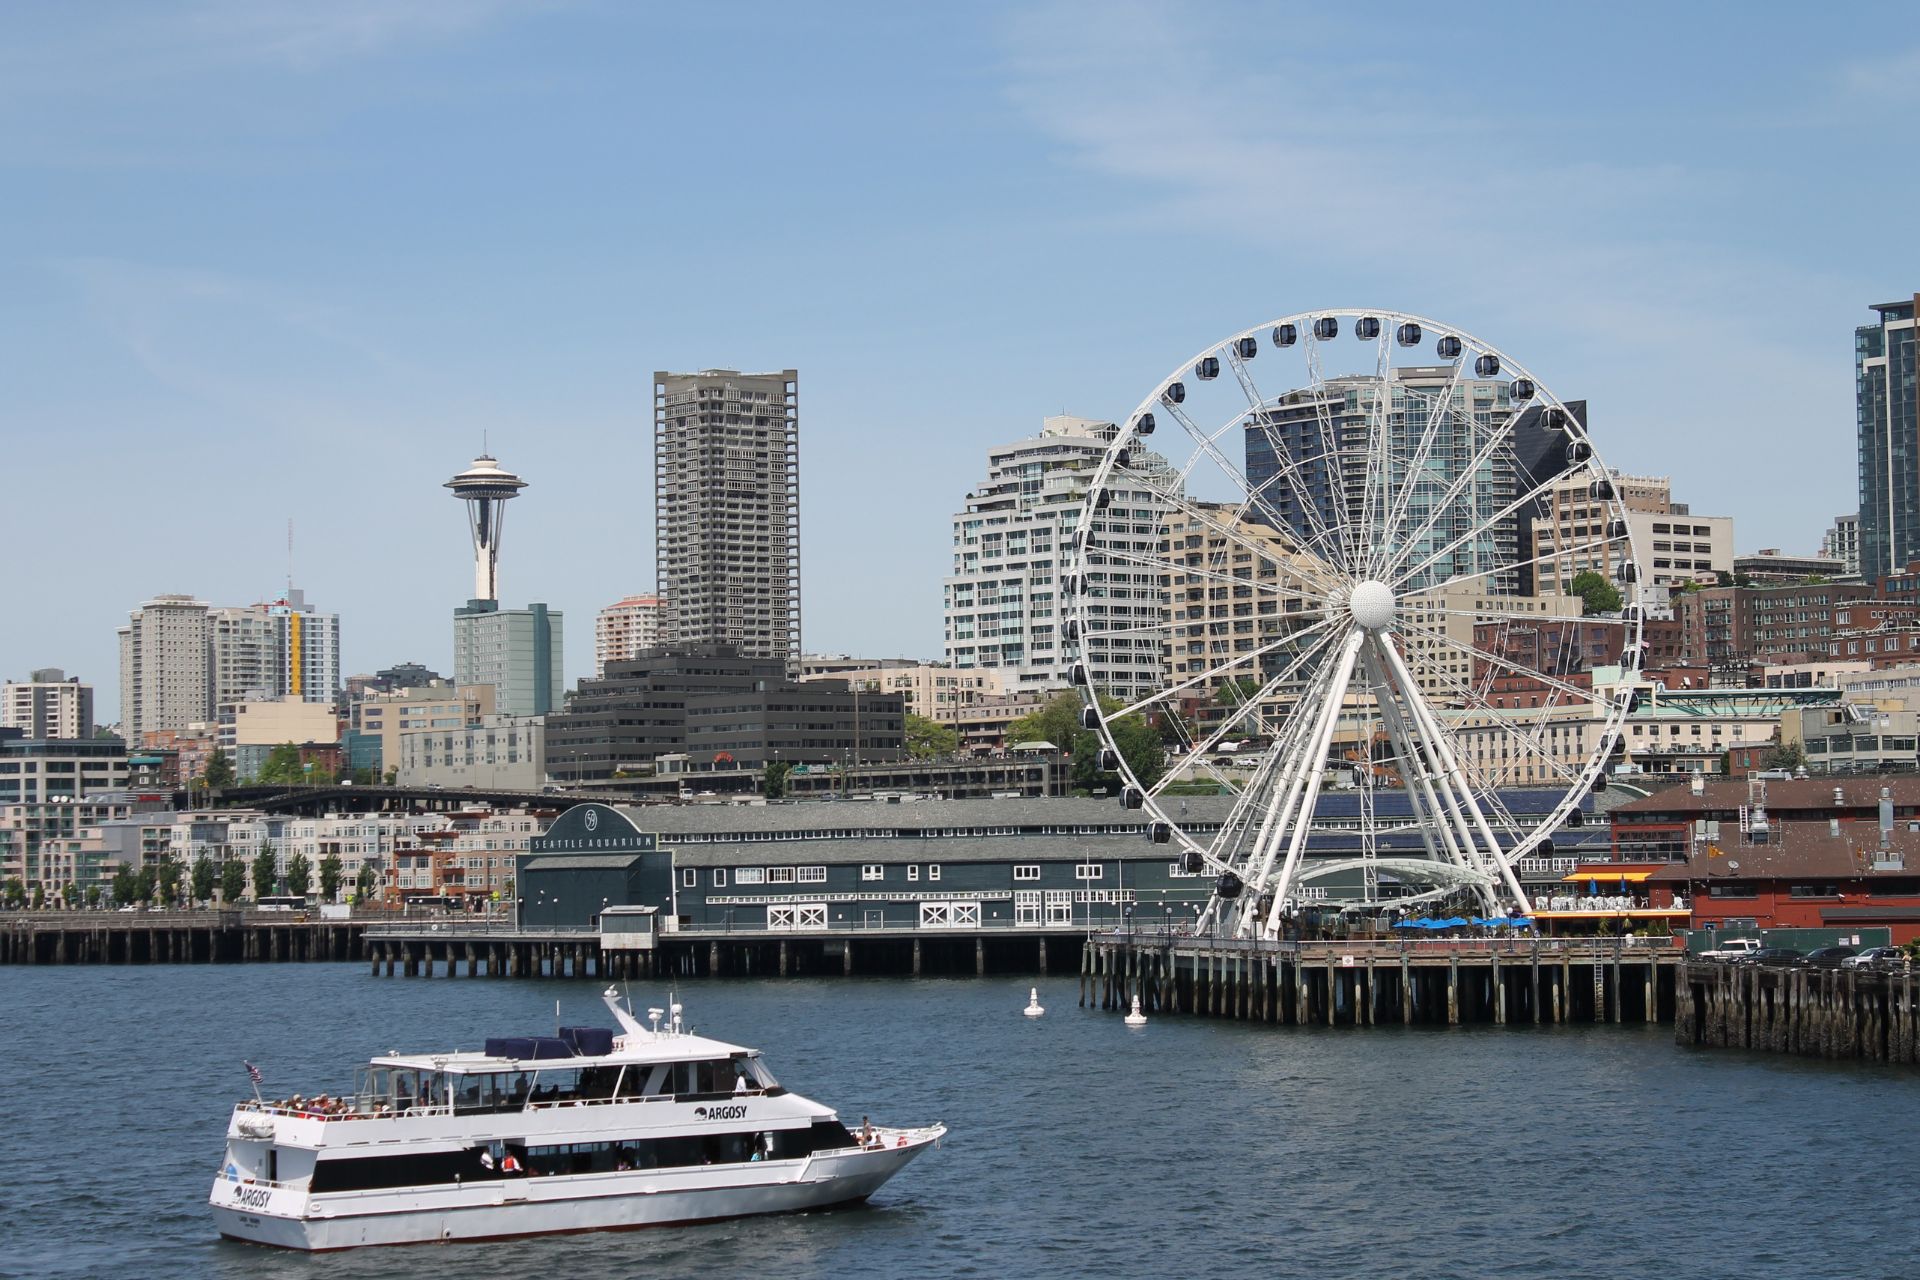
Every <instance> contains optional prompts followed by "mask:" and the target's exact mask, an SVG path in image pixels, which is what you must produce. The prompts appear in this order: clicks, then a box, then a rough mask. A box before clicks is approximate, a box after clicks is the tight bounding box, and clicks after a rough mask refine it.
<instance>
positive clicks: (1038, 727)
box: [1007, 693, 1167, 791]
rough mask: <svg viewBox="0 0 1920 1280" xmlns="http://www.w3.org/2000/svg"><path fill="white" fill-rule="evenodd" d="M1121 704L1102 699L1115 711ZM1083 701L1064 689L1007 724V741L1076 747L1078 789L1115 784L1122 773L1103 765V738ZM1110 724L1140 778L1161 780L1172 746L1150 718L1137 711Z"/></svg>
mask: <svg viewBox="0 0 1920 1280" xmlns="http://www.w3.org/2000/svg"><path fill="white" fill-rule="evenodd" d="M1120 705H1121V704H1120V703H1119V702H1118V701H1116V700H1115V699H1113V698H1106V697H1103V698H1101V699H1100V709H1101V711H1102V712H1103V713H1105V714H1106V715H1109V716H1111V715H1112V714H1113V713H1114V712H1116V711H1118V710H1119V709H1120ZM1080 707H1081V703H1080V698H1079V696H1078V695H1077V694H1072V693H1063V694H1060V695H1059V696H1057V697H1055V698H1054V699H1053V700H1052V701H1051V702H1049V703H1047V705H1046V706H1044V707H1041V708H1040V709H1039V710H1038V711H1030V712H1028V713H1027V714H1026V715H1024V716H1022V717H1021V718H1020V719H1018V720H1016V721H1014V722H1013V724H1012V725H1011V726H1009V727H1008V729H1007V741H1008V742H1009V743H1018V742H1051V743H1052V744H1053V745H1054V746H1056V747H1060V748H1063V749H1065V750H1066V751H1068V752H1070V753H1071V755H1072V785H1073V788H1074V789H1075V790H1077V791H1092V790H1095V789H1096V788H1100V787H1108V788H1111V787H1112V786H1113V785H1114V784H1115V783H1116V782H1117V781H1118V778H1119V775H1117V774H1114V773H1102V772H1101V771H1100V739H1099V736H1098V735H1097V734H1095V733H1094V732H1093V731H1092V730H1090V729H1082V728H1081V727H1080ZM1108 729H1109V730H1110V731H1111V732H1112V734H1113V740H1114V745H1115V746H1116V747H1118V748H1119V751H1120V755H1121V758H1122V759H1124V760H1125V761H1126V762H1127V766H1128V767H1129V768H1130V769H1132V770H1133V773H1134V776H1135V777H1137V778H1138V779H1140V783H1141V785H1142V786H1152V785H1153V784H1154V783H1155V782H1158V781H1159V780H1160V775H1161V774H1163V773H1165V772H1166V768H1167V749H1166V747H1165V746H1164V745H1163V744H1162V743H1161V741H1160V734H1159V733H1158V732H1157V731H1156V730H1155V729H1154V727H1153V726H1152V724H1150V723H1149V722H1148V721H1147V718H1146V717H1145V716H1143V715H1141V714H1140V713H1139V712H1137V711H1136V712H1133V713H1131V714H1128V715H1124V716H1121V717H1120V718H1119V719H1117V720H1113V721H1110V722H1109V724H1108Z"/></svg>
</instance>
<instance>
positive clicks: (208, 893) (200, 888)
mask: <svg viewBox="0 0 1920 1280" xmlns="http://www.w3.org/2000/svg"><path fill="white" fill-rule="evenodd" d="M217 878H218V876H217V873H216V872H215V871H214V869H213V859H212V858H209V857H208V856H207V855H206V854H204V853H203V854H201V855H200V856H199V857H198V858H195V859H194V862H193V877H192V886H193V900H194V901H195V902H210V901H212V900H213V883H214V881H215V879H217Z"/></svg>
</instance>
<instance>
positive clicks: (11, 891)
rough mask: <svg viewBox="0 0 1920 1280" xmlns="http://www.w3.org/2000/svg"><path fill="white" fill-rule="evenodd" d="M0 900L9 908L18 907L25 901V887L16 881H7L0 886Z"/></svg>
mask: <svg viewBox="0 0 1920 1280" xmlns="http://www.w3.org/2000/svg"><path fill="white" fill-rule="evenodd" d="M0 899H5V901H6V904H7V905H8V906H9V907H18V906H19V905H20V904H21V903H23V902H25V901H26V900H27V886H26V885H24V884H22V883H20V881H18V880H12V879H10V880H8V881H7V882H6V884H4V885H0Z"/></svg>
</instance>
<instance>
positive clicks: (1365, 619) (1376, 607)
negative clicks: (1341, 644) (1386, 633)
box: [1347, 578, 1399, 631]
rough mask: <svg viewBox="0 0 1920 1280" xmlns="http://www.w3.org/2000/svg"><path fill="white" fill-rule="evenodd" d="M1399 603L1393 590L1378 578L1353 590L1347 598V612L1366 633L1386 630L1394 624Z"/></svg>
mask: <svg viewBox="0 0 1920 1280" xmlns="http://www.w3.org/2000/svg"><path fill="white" fill-rule="evenodd" d="M1398 603H1399V602H1398V601H1397V600H1395V598H1394V595H1393V588H1392V587H1390V586H1388V585H1387V584H1386V583H1384V582H1381V581H1380V580H1378V579H1377V578H1369V579H1368V580H1367V581H1365V582H1362V583H1360V584H1359V585H1358V586H1356V587H1355V588H1354V589H1353V594H1351V595H1349V596H1348V597H1347V612H1348V613H1350V614H1352V615H1353V620H1354V622H1355V623H1357V624H1358V625H1359V626H1360V628H1361V629H1362V630H1364V631H1380V630H1384V629H1385V628H1386V627H1387V626H1388V625H1390V624H1391V623H1392V622H1393V615H1394V610H1395V608H1396V607H1397V606H1398Z"/></svg>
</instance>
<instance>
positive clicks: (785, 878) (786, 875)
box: [767, 867, 793, 884]
mask: <svg viewBox="0 0 1920 1280" xmlns="http://www.w3.org/2000/svg"><path fill="white" fill-rule="evenodd" d="M767 883H768V884H792V883H793V868H792V867H768V868H767Z"/></svg>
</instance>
